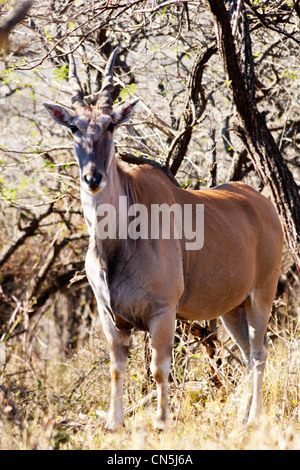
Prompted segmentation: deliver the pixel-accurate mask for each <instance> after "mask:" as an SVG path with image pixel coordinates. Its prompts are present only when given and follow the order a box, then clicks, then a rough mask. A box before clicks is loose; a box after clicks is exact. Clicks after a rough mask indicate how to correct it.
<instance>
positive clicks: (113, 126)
mask: <svg viewBox="0 0 300 470" xmlns="http://www.w3.org/2000/svg"><path fill="white" fill-rule="evenodd" d="M114 128H115V124H114V123H113V122H111V123H110V124H109V125H108V128H107V130H108V132H113V131H114Z"/></svg>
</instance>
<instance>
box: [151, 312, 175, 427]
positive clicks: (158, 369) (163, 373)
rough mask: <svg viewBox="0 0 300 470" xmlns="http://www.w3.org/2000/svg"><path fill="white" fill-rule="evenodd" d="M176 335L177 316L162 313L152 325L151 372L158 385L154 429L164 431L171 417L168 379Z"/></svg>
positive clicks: (153, 320) (154, 319)
mask: <svg viewBox="0 0 300 470" xmlns="http://www.w3.org/2000/svg"><path fill="white" fill-rule="evenodd" d="M174 333H175V316H174V315H173V314H170V313H168V314H165V313H162V314H160V315H157V316H155V317H154V318H153V319H152V321H151V324H150V336H151V343H152V359H151V366H150V367H151V372H152V374H153V377H154V380H155V381H156V385H157V412H156V417H155V423H154V427H155V428H156V429H161V430H162V429H164V428H165V426H166V423H167V419H168V416H169V405H168V378H169V372H170V365H171V357H172V348H173V342H174Z"/></svg>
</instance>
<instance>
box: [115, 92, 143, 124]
mask: <svg viewBox="0 0 300 470" xmlns="http://www.w3.org/2000/svg"><path fill="white" fill-rule="evenodd" d="M140 99H141V98H138V99H136V100H133V101H130V102H129V103H124V104H121V105H120V106H118V107H117V109H116V110H115V111H114V112H113V115H112V118H113V122H114V124H115V125H116V126H121V125H122V124H124V123H125V122H126V121H128V119H130V117H131V115H132V114H133V112H134V110H135V108H136V106H137V104H138V102H139V101H140Z"/></svg>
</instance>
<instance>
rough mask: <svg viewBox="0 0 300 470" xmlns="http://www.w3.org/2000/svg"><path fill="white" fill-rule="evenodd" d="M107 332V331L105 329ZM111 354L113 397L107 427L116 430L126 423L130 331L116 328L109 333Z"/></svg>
mask: <svg viewBox="0 0 300 470" xmlns="http://www.w3.org/2000/svg"><path fill="white" fill-rule="evenodd" d="M104 332H105V331H104ZM105 334H106V338H107V340H108V344H109V355H110V377H111V399H110V408H109V413H108V418H107V422H106V429H108V430H110V431H116V430H117V429H118V428H119V427H120V426H123V425H124V411H123V385H124V376H125V371H126V363H127V357H128V348H129V339H130V332H125V333H124V332H121V331H119V330H117V329H116V330H115V331H114V332H113V334H111V332H110V333H109V334H107V331H106V332H105Z"/></svg>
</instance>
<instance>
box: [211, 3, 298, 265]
mask: <svg viewBox="0 0 300 470" xmlns="http://www.w3.org/2000/svg"><path fill="white" fill-rule="evenodd" d="M208 3H209V6H210V9H211V12H212V15H213V17H214V21H215V24H216V27H217V31H218V34H217V37H218V47H219V50H220V54H221V56H222V59H223V64H224V70H225V73H226V76H227V79H228V80H229V81H230V86H231V89H232V92H233V98H234V103H235V106H236V109H237V113H238V118H239V123H238V125H237V126H236V127H235V129H236V131H237V132H238V134H239V135H240V137H241V138H242V140H243V142H244V143H245V145H246V147H247V149H248V151H249V154H250V155H251V158H252V160H253V164H254V166H255V169H256V171H257V172H258V174H259V175H260V177H261V179H262V181H263V182H264V184H266V185H267V186H268V187H269V188H270V190H271V194H272V198H273V201H274V204H275V206H276V208H277V211H278V214H279V216H280V219H281V222H282V226H283V229H284V233H285V237H286V240H287V243H288V245H289V248H290V251H291V254H292V256H293V258H294V261H295V263H296V265H297V267H298V269H299V270H300V196H299V187H298V185H297V184H296V182H295V180H294V178H293V175H292V173H291V171H290V170H289V168H288V166H287V165H286V163H285V161H284V159H283V158H282V155H281V153H280V151H279V149H278V147H277V145H276V143H275V141H274V139H273V137H272V134H271V133H270V132H269V130H268V127H267V125H266V121H265V118H264V114H263V113H260V112H259V111H258V109H257V106H256V103H255V97H254V76H253V75H252V76H251V75H250V74H249V73H248V72H247V70H246V71H245V73H244V75H243V73H242V71H241V66H240V63H241V60H240V61H239V60H238V55H237V53H236V47H235V41H234V35H233V32H232V28H231V24H230V19H229V15H228V11H227V10H226V8H225V4H224V2H223V0H216V1H215V0H208ZM227 3H229V4H230V3H231V4H233V6H234V13H235V17H234V21H235V22H239V21H241V20H242V22H243V23H244V25H245V24H246V23H247V17H246V14H245V10H244V6H243V2H241V1H239V2H236V1H235V0H233V1H231V2H227ZM236 29H237V28H236ZM244 29H247V27H245V28H244ZM244 38H247V39H248V41H247V44H245V48H244V51H245V52H244V54H245V55H246V53H247V52H248V53H249V54H251V53H250V51H251V49H250V47H251V46H250V41H249V36H248V35H245V36H244ZM243 59H244V63H245V64H246V63H249V61H247V59H246V57H245V56H244V57H243ZM239 62H240V63H239ZM250 70H251V73H253V72H252V68H250Z"/></svg>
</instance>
